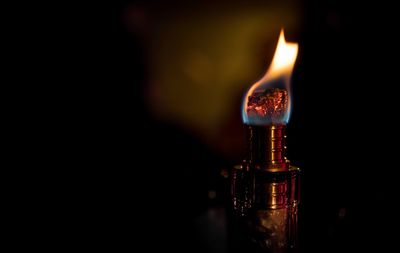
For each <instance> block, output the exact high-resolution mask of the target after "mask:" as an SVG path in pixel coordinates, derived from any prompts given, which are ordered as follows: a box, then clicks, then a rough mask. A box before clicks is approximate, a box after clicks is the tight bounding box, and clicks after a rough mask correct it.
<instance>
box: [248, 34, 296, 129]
mask: <svg viewBox="0 0 400 253" xmlns="http://www.w3.org/2000/svg"><path fill="white" fill-rule="evenodd" d="M297 52H298V44H297V43H288V42H286V40H285V36H284V32H283V29H282V30H281V33H280V36H279V41H278V45H277V47H276V51H275V54H274V58H273V60H272V63H271V65H270V67H269V69H268V71H267V72H266V74H265V75H264V77H263V78H261V80H259V81H258V82H256V83H255V84H253V85H252V86H251V87H250V89H249V91H248V92H247V93H246V96H245V98H244V101H243V106H242V117H243V122H244V123H245V124H248V125H271V124H287V123H288V121H289V116H290V109H291V101H290V98H291V96H290V79H291V76H292V72H293V67H294V63H295V62H296V57H297Z"/></svg>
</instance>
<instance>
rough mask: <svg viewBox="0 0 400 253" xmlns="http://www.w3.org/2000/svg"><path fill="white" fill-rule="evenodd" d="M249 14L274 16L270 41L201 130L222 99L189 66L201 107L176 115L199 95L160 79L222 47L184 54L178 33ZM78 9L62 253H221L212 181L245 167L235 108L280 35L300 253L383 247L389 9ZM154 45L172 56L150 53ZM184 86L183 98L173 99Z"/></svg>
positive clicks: (220, 199)
mask: <svg viewBox="0 0 400 253" xmlns="http://www.w3.org/2000/svg"><path fill="white" fill-rule="evenodd" d="M249 8H250V9H252V8H253V9H254V8H255V9H261V10H266V12H265V13H266V14H265V15H266V16H268V15H272V16H273V15H274V13H275V12H277V13H278V15H277V17H272V18H271V19H267V20H269V21H270V20H274V19H276V20H277V22H276V23H274V22H269V21H268V22H269V23H268V24H267V29H266V31H267V32H268V33H269V34H270V35H269V36H266V37H265V38H264V41H261V42H258V44H255V46H256V47H259V48H260V50H265V51H256V52H253V54H254V55H253V56H252V58H251V59H257V57H259V59H257V61H259V62H255V63H254V69H255V70H254V72H251V71H250V72H246V74H243V75H241V76H240V78H241V79H240V80H237V83H240V85H242V86H240V85H239V84H233V86H232V87H234V89H236V90H234V91H232V92H231V93H230V94H229V96H231V97H232V98H231V99H230V100H229V101H230V102H226V103H225V105H224V106H225V107H226V108H227V109H225V112H226V113H228V114H230V115H227V116H226V117H222V118H221V117H220V118H219V119H218V120H215V117H214V118H212V117H211V118H212V119H211V118H207V119H205V120H203V121H202V119H203V117H208V116H209V115H210V114H208V112H210V111H211V112H212V111H213V110H215V108H212V106H208V105H207V104H210V105H212V104H218V103H217V102H216V101H215V100H218V99H219V97H218V96H217V95H215V94H213V85H212V84H210V83H209V82H210V81H209V80H208V79H207V80H203V79H201V78H202V77H204V76H205V75H206V74H207V73H206V72H204V73H203V72H202V70H203V68H202V66H203V65H201V64H203V63H202V62H203V61H202V60H200V61H199V62H200V63H199V64H200V65H196V64H195V65H194V68H195V69H196V67H197V66H200V69H199V70H198V72H195V73H194V76H195V77H198V76H200V77H199V78H200V80H202V84H204V83H206V84H207V83H208V84H207V85H208V86H206V87H205V88H204V87H203V88H201V89H200V88H199V90H200V91H201V92H203V93H199V94H198V96H199V97H200V99H199V101H197V102H196V103H194V104H190V105H187V107H188V109H187V110H186V111H185V110H183V109H182V110H181V108H182V107H183V108H184V107H185V106H186V105H185V104H179V103H183V102H185V101H191V99H189V100H187V99H186V100H185V99H181V98H182V96H195V95H196V92H197V91H198V90H196V89H197V88H193V90H194V91H192V92H191V89H192V88H190V87H192V86H191V85H194V84H192V83H191V82H189V81H187V80H186V79H184V78H182V79H180V77H179V72H172V74H171V75H172V76H173V77H172V78H171V79H168V78H167V79H166V77H165V76H163V75H162V74H160V69H161V70H162V69H163V68H165V69H173V67H171V66H175V65H174V64H178V63H179V61H177V60H174V57H173V55H175V54H176V55H177V56H176V57H177V58H179V57H180V55H185V54H186V51H185V50H186V49H188V48H189V49H190V47H191V46H190V43H193V44H196V43H199V44H196V45H197V46H198V45H202V44H206V46H205V48H207V47H210V48H213V47H212V45H214V44H221V43H223V42H221V41H220V39H221V37H218V36H215V34H213V35H212V36H214V37H212V39H210V38H204V43H203V42H202V41H200V42H198V41H197V39H198V38H197V37H196V38H194V39H193V40H188V41H189V42H188V43H189V45H187V44H186V45H183V46H182V44H180V43H183V44H185V43H186V42H185V40H184V42H182V41H181V40H179V39H182V38H187V37H189V38H190V36H193V33H192V32H188V31H187V28H188V27H189V28H190V27H191V23H190V22H193V29H197V30H199V31H201V34H202V36H205V37H207V35H208V31H209V30H208V29H209V28H210V27H212V26H213V22H211V21H210V22H209V23H207V22H205V21H204V20H208V19H210V20H213V19H215V20H224V17H225V16H224V15H226V17H228V16H229V18H232V16H233V17H235V15H240V13H241V11H240V10H241V9H243V10H244V11H243V12H245V10H247V9H249ZM76 9H77V10H78V12H79V17H81V18H83V19H84V20H85V21H84V22H82V23H79V24H78V26H77V29H76V32H78V33H79V35H78V36H77V37H76V39H75V38H74V39H72V40H71V43H72V44H73V45H74V47H76V48H77V51H76V52H74V54H73V57H72V58H74V60H75V63H74V65H73V66H72V69H73V70H76V71H77V74H78V75H77V80H71V81H72V82H74V83H75V84H77V86H76V88H74V91H73V92H76V94H77V95H78V97H79V98H78V100H79V103H82V106H79V108H78V109H77V111H78V113H77V115H78V121H77V123H76V124H72V125H73V127H74V129H76V133H77V135H76V136H77V137H78V138H77V139H76V140H77V143H79V144H77V145H76V146H77V147H75V148H74V151H73V157H74V158H75V157H77V158H79V159H77V160H80V159H82V161H84V162H82V163H81V162H79V164H80V165H79V169H77V175H78V177H79V178H81V180H79V182H78V184H79V185H80V186H79V187H80V188H78V189H81V188H82V189H83V191H77V193H76V199H77V200H76V201H75V200H71V203H72V207H68V208H70V209H71V210H70V211H71V212H70V213H71V214H72V215H67V217H69V218H66V219H67V222H66V223H67V224H65V226H66V227H68V228H69V229H70V230H71V231H72V232H71V233H67V235H66V236H65V237H64V239H62V240H65V238H67V239H66V241H65V245H66V246H71V245H75V243H84V245H85V247H87V248H99V249H104V248H108V249H115V250H116V249H119V248H127V249H128V250H134V251H150V250H153V249H155V248H158V247H160V248H161V249H163V250H164V251H169V250H172V251H178V250H183V251H185V252H229V251H228V247H227V245H228V244H229V243H230V241H229V237H228V236H227V234H228V233H229V230H227V229H226V228H227V225H226V215H225V210H226V203H227V201H228V200H229V199H228V192H227V190H228V188H227V186H228V182H227V179H226V178H224V177H223V176H222V175H221V171H225V170H228V169H229V168H231V167H232V166H233V165H235V164H236V163H238V162H239V161H240V160H241V159H242V158H243V156H244V150H243V143H244V140H243V138H244V133H243V131H242V125H241V122H240V98H241V95H242V94H243V92H244V91H245V89H246V88H247V87H248V85H251V83H253V82H254V81H256V80H257V78H259V77H260V75H261V74H262V73H263V72H264V70H265V69H266V68H267V66H268V65H269V62H270V61H271V59H272V55H273V51H274V48H275V45H276V44H275V43H276V41H277V38H278V35H279V30H280V28H281V27H285V30H286V31H285V33H286V35H287V40H289V41H296V42H298V43H299V48H300V51H299V56H298V59H297V63H296V66H295V70H294V75H293V80H292V83H293V99H294V106H293V111H292V116H291V119H290V123H289V124H288V145H287V146H288V158H289V159H290V160H291V161H292V163H293V164H295V165H298V166H299V167H300V168H301V169H302V171H303V175H302V204H301V211H300V243H301V252H314V251H318V252H358V251H360V250H366V249H372V250H376V251H382V252H385V251H388V249H389V248H390V247H392V246H393V244H394V243H395V240H394V239H395V238H394V236H395V233H394V232H391V231H392V230H391V229H394V231H396V225H395V220H396V208H395V207H394V206H395V203H396V200H397V197H396V192H395V189H396V177H395V176H394V174H393V173H395V171H396V169H397V168H396V165H395V160H396V153H395V151H396V149H397V148H395V147H396V143H397V140H396V139H397V136H395V135H396V134H397V129H396V128H397V123H396V122H395V121H396V116H397V114H396V96H397V94H396V92H395V88H396V84H397V78H396V77H397V71H396V61H397V57H396V56H395V55H396V54H397V51H398V49H397V45H396V41H397V39H395V37H396V36H397V33H398V31H397V30H396V29H395V27H396V21H397V19H398V18H397V15H396V13H393V12H395V10H394V9H393V8H392V7H391V6H388V5H386V4H385V3H384V2H381V1H380V2H372V3H366V1H364V2H359V3H357V2H352V3H351V4H350V3H348V2H347V1H323V3H320V2H319V1H316V2H313V1H294V2H285V1H283V2H282V1H272V2H268V1H266V2H261V1H246V3H244V2H243V3H235V4H233V3H230V2H228V1H194V2H192V3H191V4H189V3H181V2H174V1H173V2H169V3H161V2H157V1H149V2H137V1H131V2H130V1H125V2H120V3H113V4H111V3H110V4H94V5H92V6H89V8H88V9H86V8H85V9H80V6H76ZM286 10H288V11H287V12H286ZM219 13H220V14H219ZM282 13H283V14H282ZM281 14H282V15H281ZM285 15H286V16H285ZM291 15H294V16H291ZM175 17H178V18H177V20H176V19H174V18H175ZM216 17H218V18H216ZM180 18H181V20H180ZM196 20H202V22H199V23H197V22H196ZM238 20H239V21H238V22H239V23H240V22H241V17H240V18H239V19H238ZM203 21H204V22H203ZM260 22H262V21H260ZM182 24H185V25H184V26H183V25H182ZM223 25H224V26H226V29H230V27H229V23H228V24H227V23H223ZM235 25H238V24H235ZM250 25H251V24H250ZM175 26H176V29H177V30H179V29H181V30H179V31H180V32H178V33H177V34H174V35H169V34H168V33H167V32H165V33H163V31H164V30H165V31H170V30H168V29H171V27H172V28H173V29H172V30H174V28H175ZM203 26H204V27H203ZM163 29H164V30H163ZM222 30H224V29H222ZM74 32H75V31H74ZM214 32H215V31H214ZM186 34H187V35H186ZM171 36H177V39H176V41H175V40H174V39H171ZM210 36H211V35H210ZM245 36H246V34H244V35H243V36H242V37H245ZM260 38H263V37H262V35H261V37H260ZM69 39H70V38H69ZM160 40H161V41H160ZM164 40H165V41H166V42H165V43H169V44H168V45H174V43H176V46H175V47H172V48H171V49H170V50H169V49H165V48H162V47H160V45H163V41H164ZM228 41H229V40H228ZM210 45H211V46H210ZM262 45H265V46H264V47H262ZM228 46H229V45H227V47H228ZM182 48H183V49H182ZM216 48H220V47H216ZM263 48H264V49H263ZM181 49H182V50H183V51H182V50H181ZM208 53H209V54H211V55H213V54H212V53H215V54H216V52H215V51H214V49H212V50H210V51H208ZM75 55H79V57H78V58H75ZM232 55H235V51H232ZM230 56H231V54H226V55H222V56H221V55H220V56H218V57H216V58H213V57H211V62H212V61H213V60H215V59H224V57H230ZM200 58H201V57H200ZM196 59H197V58H196ZM201 59H203V58H201ZM235 59H236V58H235ZM236 60H237V59H236ZM206 62H207V61H206ZM222 62H224V61H222ZM228 62H229V60H228ZM204 64H208V63H204ZM211 66H216V65H211ZM211 69H212V67H211ZM250 69H253V68H252V67H250ZM206 70H209V69H208V68H206ZM157 71H158V72H157ZM243 71H244V72H245V70H243ZM244 72H243V73H244ZM197 74H198V75H197ZM157 75H159V76H157ZM233 75H234V74H233ZM66 78H68V74H67V77H66ZM72 79H74V78H72ZM155 80H156V81H159V82H162V81H165V84H164V86H162V89H161V90H159V91H158V92H160V93H161V94H162V96H161V97H163V99H164V100H158V99H157V96H155V97H154V96H153V95H152V94H153V93H152V92H154V91H153V90H152V89H153V88H152V87H154V85H155V86H156V87H157V83H156V84H154V81H155ZM185 82H187V86H185V87H186V88H185V89H187V90H186V92H181V93H180V92H178V93H179V94H177V93H176V92H175V91H176V90H177V89H179V87H183V86H179V85H181V84H182V83H185ZM223 82H224V81H223V80H222V81H221V80H219V81H218V82H217V81H216V83H217V84H221V83H223ZM242 82H243V83H242ZM175 83H176V84H175ZM175 85H176V86H175ZM176 87H178V88H176ZM188 87H189V88H188ZM171 90H172V91H171ZM168 91H171V92H168ZM235 94H236V95H235ZM156 95H157V89H156ZM219 96H221V97H222V96H223V95H221V94H220V95H219ZM158 98H159V97H158ZM208 99H209V100H208ZM221 99H222V98H221ZM193 100H195V98H193ZM166 101H167V102H168V103H170V104H167V103H166ZM173 101H176V103H177V104H174V102H173ZM182 101H183V102H182ZM201 101H204V103H202V102H201ZM163 103H164V104H163ZM171 104H172V105H171ZM196 106H197V107H196ZM154 108H156V109H154ZM191 108H196V109H193V110H194V111H191V110H192V109H191ZM199 108H200V109H199ZM177 111H178V112H177ZM175 112H177V113H175ZM182 115H183V116H182ZM213 120H214V121H213ZM186 122H187V123H186ZM210 122H212V123H210ZM215 122H217V123H215ZM203 123H204V125H202V124H203ZM214 123H215V124H214ZM76 136H75V137H76ZM391 145H393V147H392V146H391ZM71 159H72V158H71ZM81 167H82V169H81ZM72 188H74V187H72ZM67 206H68V205H67ZM68 210H69V209H68ZM70 222H71V223H70ZM71 224H73V225H71ZM60 245H64V244H60ZM76 245H78V244H76ZM140 247H144V249H142V250H139V248H140Z"/></svg>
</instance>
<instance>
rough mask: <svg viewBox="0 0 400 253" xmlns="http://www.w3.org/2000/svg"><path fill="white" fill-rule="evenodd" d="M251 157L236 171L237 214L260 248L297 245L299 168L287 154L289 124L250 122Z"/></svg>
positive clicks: (283, 252)
mask: <svg viewBox="0 0 400 253" xmlns="http://www.w3.org/2000/svg"><path fill="white" fill-rule="evenodd" d="M246 135H247V140H248V143H247V157H246V159H245V160H244V161H243V163H242V164H241V165H239V166H236V167H235V168H234V170H233V173H232V182H231V193H232V200H233V207H234V210H235V212H236V215H237V216H239V217H241V218H242V220H244V221H245V222H244V223H245V224H246V230H247V235H248V236H249V237H250V240H251V241H252V242H254V243H255V245H256V248H257V250H256V252H266V253H267V252H274V253H287V252H296V249H297V215H298V204H299V199H300V198H299V172H300V170H299V168H297V167H294V166H291V165H290V162H289V160H288V159H287V158H286V126H284V125H272V126H246Z"/></svg>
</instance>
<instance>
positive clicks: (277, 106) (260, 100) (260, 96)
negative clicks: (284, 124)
mask: <svg viewBox="0 0 400 253" xmlns="http://www.w3.org/2000/svg"><path fill="white" fill-rule="evenodd" d="M287 107H288V92H287V90H285V89H278V88H272V89H267V90H265V91H264V92H255V93H253V95H251V96H249V99H248V103H247V114H248V116H249V117H253V116H256V117H257V116H259V117H268V118H270V119H272V120H274V119H280V118H282V117H283V116H284V114H285V113H286V112H287Z"/></svg>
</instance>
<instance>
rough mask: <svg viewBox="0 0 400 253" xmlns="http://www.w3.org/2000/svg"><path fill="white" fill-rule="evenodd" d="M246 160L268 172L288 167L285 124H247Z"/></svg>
mask: <svg viewBox="0 0 400 253" xmlns="http://www.w3.org/2000/svg"><path fill="white" fill-rule="evenodd" d="M247 141H248V145H247V161H248V162H249V163H250V164H253V165H255V166H256V168H260V169H261V170H265V171H269V172H282V171H287V170H288V169H289V161H288V160H287V159H286V126H285V125H271V126H250V125H248V126H247Z"/></svg>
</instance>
